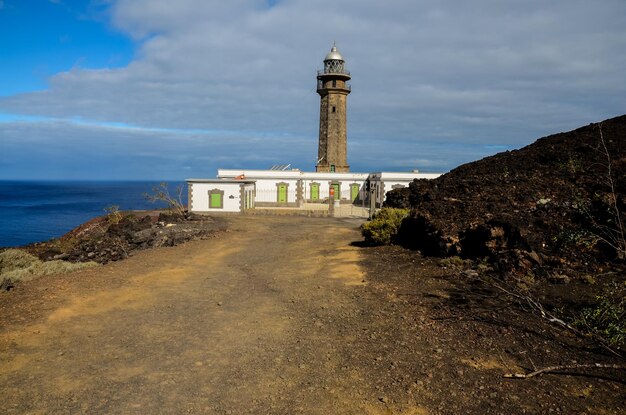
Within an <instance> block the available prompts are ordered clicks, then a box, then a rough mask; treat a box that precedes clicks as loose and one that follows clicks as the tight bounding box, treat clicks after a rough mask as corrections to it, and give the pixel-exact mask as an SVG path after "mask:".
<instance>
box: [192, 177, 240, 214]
mask: <svg viewBox="0 0 626 415" xmlns="http://www.w3.org/2000/svg"><path fill="white" fill-rule="evenodd" d="M189 185H190V186H192V188H191V198H192V211H193V212H239V211H240V203H241V194H240V192H241V187H240V186H241V184H239V183H189ZM213 189H220V190H223V191H224V198H223V201H224V208H223V209H211V208H209V191H210V190H213ZM231 197H232V198H231Z"/></svg>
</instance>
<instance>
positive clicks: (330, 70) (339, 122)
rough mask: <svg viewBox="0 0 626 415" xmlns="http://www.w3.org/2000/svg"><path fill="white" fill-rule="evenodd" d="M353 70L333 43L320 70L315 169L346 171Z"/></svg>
mask: <svg viewBox="0 0 626 415" xmlns="http://www.w3.org/2000/svg"><path fill="white" fill-rule="evenodd" d="M349 80H350V72H348V71H347V70H346V63H345V61H344V59H343V56H341V54H340V53H339V51H338V50H337V47H336V46H335V45H333V47H332V49H331V50H330V52H329V53H328V54H327V55H326V58H325V59H324V69H322V70H320V71H317V93H318V94H319V95H320V135H319V147H318V153H317V164H316V166H315V170H316V171H318V172H337V173H346V172H349V171H350V166H349V165H348V133H347V128H346V120H347V117H346V102H347V98H348V94H349V93H350V85H348V83H347V82H348V81H349Z"/></svg>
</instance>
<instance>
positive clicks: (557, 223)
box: [388, 115, 626, 268]
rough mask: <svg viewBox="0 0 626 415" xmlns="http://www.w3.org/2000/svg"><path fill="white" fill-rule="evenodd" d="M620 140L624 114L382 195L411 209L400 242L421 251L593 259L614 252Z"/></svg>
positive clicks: (621, 174)
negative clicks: (506, 253) (410, 214)
mask: <svg viewBox="0 0 626 415" xmlns="http://www.w3.org/2000/svg"><path fill="white" fill-rule="evenodd" d="M625 147H626V115H624V116H620V117H616V118H613V119H609V120H606V121H603V122H601V123H597V124H590V125H588V126H586V127H582V128H579V129H576V130H574V131H570V132H567V133H559V134H555V135H551V136H549V137H544V138H541V139H539V140H537V141H536V142H535V143H533V144H531V145H529V146H527V147H524V148H522V149H520V150H514V151H507V152H504V153H500V154H496V155H494V156H492V157H487V158H485V159H482V160H479V161H476V162H473V163H468V164H465V165H462V166H460V167H458V168H456V169H454V170H452V171H451V172H449V173H447V174H445V175H443V176H441V177H440V178H438V179H435V180H416V181H414V182H413V183H411V185H410V188H409V189H401V190H396V191H392V192H390V193H389V194H388V200H389V202H388V204H389V205H390V206H392V207H410V208H411V209H412V216H411V219H410V220H407V221H406V222H405V223H404V224H403V226H402V229H401V235H400V236H401V241H402V242H403V243H404V244H405V245H407V246H409V247H413V248H417V249H420V250H421V251H423V252H424V253H427V254H432V255H439V256H447V255H455V254H460V255H461V256H465V257H469V258H482V257H494V256H496V255H499V256H500V257H502V256H503V254H504V253H505V252H508V253H509V254H510V253H511V251H514V252H513V254H512V256H513V258H512V261H513V263H514V264H513V265H519V263H522V265H523V263H525V264H526V265H532V264H533V263H534V264H539V263H541V264H543V265H545V264H551V263H552V264H560V265H564V264H565V265H569V266H572V267H577V268H580V267H590V266H596V265H598V264H602V263H606V262H607V261H608V262H611V261H613V260H615V259H618V258H620V259H621V257H622V256H623V252H622V251H623V248H624V245H623V240H622V239H621V237H622V235H621V233H620V231H621V230H622V226H621V225H620V223H619V221H622V223H624V220H625V219H626V217H625V215H624V208H625V206H626V199H625V193H626V180H625V179H626V177H625V176H626V168H625V167H626V148H625ZM616 248H618V249H616ZM515 263H517V264H515Z"/></svg>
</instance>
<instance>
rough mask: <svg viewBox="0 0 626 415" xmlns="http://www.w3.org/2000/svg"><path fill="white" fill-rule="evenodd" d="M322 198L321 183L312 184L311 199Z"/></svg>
mask: <svg viewBox="0 0 626 415" xmlns="http://www.w3.org/2000/svg"><path fill="white" fill-rule="evenodd" d="M319 198H320V185H319V184H312V185H311V200H319Z"/></svg>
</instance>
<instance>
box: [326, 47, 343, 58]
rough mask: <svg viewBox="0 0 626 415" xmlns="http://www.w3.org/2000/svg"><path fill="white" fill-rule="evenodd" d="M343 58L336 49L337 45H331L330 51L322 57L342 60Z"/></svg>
mask: <svg viewBox="0 0 626 415" xmlns="http://www.w3.org/2000/svg"><path fill="white" fill-rule="evenodd" d="M342 60H343V56H341V53H339V51H338V50H337V46H335V45H333V47H332V48H331V49H330V52H328V55H326V58H325V59H324V61H342Z"/></svg>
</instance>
